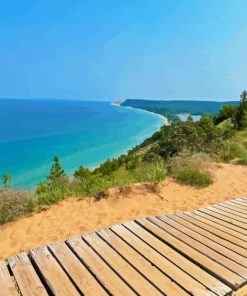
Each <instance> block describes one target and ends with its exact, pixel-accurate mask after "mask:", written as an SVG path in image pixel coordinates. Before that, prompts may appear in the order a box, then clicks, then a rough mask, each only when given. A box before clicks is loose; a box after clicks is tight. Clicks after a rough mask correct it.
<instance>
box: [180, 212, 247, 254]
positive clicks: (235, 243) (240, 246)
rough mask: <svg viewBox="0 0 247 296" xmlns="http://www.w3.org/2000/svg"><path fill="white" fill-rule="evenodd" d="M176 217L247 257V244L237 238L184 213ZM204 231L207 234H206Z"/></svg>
mask: <svg viewBox="0 0 247 296" xmlns="http://www.w3.org/2000/svg"><path fill="white" fill-rule="evenodd" d="M176 216H178V217H180V218H182V219H183V220H186V221H187V222H189V223H190V224H193V225H194V226H195V227H196V228H194V227H193V229H195V230H196V231H197V232H198V233H200V234H203V235H205V236H206V237H208V238H210V239H212V240H213V241H216V242H219V243H221V244H223V245H224V246H226V247H227V246H228V247H229V248H230V249H231V250H234V251H235V252H236V253H238V254H241V255H242V256H245V257H247V242H244V241H242V240H240V239H238V238H235V237H233V236H232V235H230V234H228V233H226V232H223V231H222V230H219V229H217V228H215V227H212V226H210V225H208V224H206V223H202V222H201V221H200V220H197V219H195V218H193V217H191V216H189V215H185V214H184V213H176ZM187 225H189V224H187ZM203 230H204V231H206V232H204V231H203ZM222 239H223V241H222Z"/></svg>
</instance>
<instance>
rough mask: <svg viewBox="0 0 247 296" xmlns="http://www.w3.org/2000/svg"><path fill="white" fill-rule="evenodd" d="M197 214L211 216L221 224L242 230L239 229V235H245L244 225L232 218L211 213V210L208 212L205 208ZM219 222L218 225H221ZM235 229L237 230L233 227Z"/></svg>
mask: <svg viewBox="0 0 247 296" xmlns="http://www.w3.org/2000/svg"><path fill="white" fill-rule="evenodd" d="M198 212H202V213H206V214H208V215H209V216H212V217H214V218H217V219H219V220H221V221H223V222H227V223H228V224H230V225H232V226H237V227H238V229H239V228H242V230H241V229H240V230H239V232H240V231H241V233H243V234H246V231H247V230H246V224H245V223H243V222H240V221H236V220H235V219H233V218H232V217H228V216H226V215H223V214H222V213H219V212H216V211H212V210H209V209H207V208H205V209H199V210H198ZM221 221H219V223H221V224H222V222H221ZM235 229H237V228H236V227H235Z"/></svg>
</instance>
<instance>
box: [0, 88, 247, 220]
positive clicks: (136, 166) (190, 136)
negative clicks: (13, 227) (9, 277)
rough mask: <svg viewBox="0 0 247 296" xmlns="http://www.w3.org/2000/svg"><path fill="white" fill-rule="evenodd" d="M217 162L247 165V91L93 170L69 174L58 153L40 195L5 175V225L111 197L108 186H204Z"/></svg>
mask: <svg viewBox="0 0 247 296" xmlns="http://www.w3.org/2000/svg"><path fill="white" fill-rule="evenodd" d="M212 162H234V163H238V164H243V165H246V164H247V92H246V91H243V93H242V94H241V97H240V103H239V105H224V106H223V107H222V108H221V109H220V111H219V112H218V114H217V115H211V116H209V115H205V116H203V117H202V118H201V119H200V120H199V121H196V122H194V121H193V119H192V118H191V117H189V118H188V119H187V121H185V122H182V121H179V120H177V119H176V120H175V121H174V122H171V124H170V125H164V126H162V127H161V129H160V131H158V132H155V133H154V134H153V135H152V136H151V137H150V138H147V139H146V140H145V141H144V142H143V143H141V144H140V145H138V146H136V147H135V148H133V149H132V150H130V151H128V152H127V153H126V154H124V155H121V156H120V157H118V158H114V159H111V160H107V161H106V162H104V163H102V164H101V165H100V166H99V167H98V168H96V169H94V170H89V169H87V168H85V167H83V166H80V167H79V168H78V169H77V170H76V171H75V172H74V174H73V176H72V177H71V176H67V175H66V173H65V171H64V170H63V168H62V166H61V164H60V161H59V157H58V156H55V157H54V162H53V165H52V167H51V169H50V174H49V176H47V177H46V179H45V180H44V181H42V182H40V184H39V185H38V186H37V188H36V192H35V193H30V192H21V191H15V190H11V188H10V184H11V182H10V181H11V177H10V176H9V175H8V174H5V175H4V176H3V189H1V190H0V223H1V224H3V223H6V222H8V221H11V220H13V219H14V218H16V217H18V216H20V215H23V214H27V213H30V212H33V211H35V210H38V209H41V208H42V207H43V206H44V205H51V204H53V203H56V202H58V201H60V200H63V199H65V198H67V197H70V196H77V197H78V198H84V197H87V196H93V197H94V199H95V200H99V199H102V198H107V196H108V193H107V190H108V189H109V188H111V187H120V188H121V190H122V191H123V192H124V191H125V190H128V186H129V185H130V184H133V183H139V182H149V184H151V185H150V186H151V188H154V187H155V186H154V185H155V184H157V183H159V182H161V181H162V180H164V179H165V177H166V176H171V177H173V178H174V179H175V180H177V181H178V182H179V183H182V184H187V185H191V186H195V187H197V188H202V187H206V186H208V185H210V184H211V183H212V182H213V175H212V173H211V170H210V165H211V163H212Z"/></svg>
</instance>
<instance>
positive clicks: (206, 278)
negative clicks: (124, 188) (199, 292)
mask: <svg viewBox="0 0 247 296" xmlns="http://www.w3.org/2000/svg"><path fill="white" fill-rule="evenodd" d="M124 226H125V227H126V228H128V229H129V230H130V231H131V232H133V233H134V234H135V235H136V236H138V237H139V238H140V239H142V240H143V241H145V242H146V243H147V244H148V245H149V246H150V247H152V248H153V249H155V250H156V251H157V252H158V253H160V254H161V255H163V256H164V257H166V258H167V259H168V260H171V258H172V260H171V261H172V263H174V264H175V265H176V266H178V267H179V268H180V269H182V270H184V271H185V272H186V273H188V274H189V275H190V276H191V277H193V278H194V279H196V280H197V281H198V282H200V283H201V284H202V285H204V286H205V287H207V288H208V289H209V290H211V291H213V292H214V293H216V294H217V295H225V294H226V293H229V292H230V291H231V289H230V288H229V287H228V286H226V285H225V284H223V283H222V282H221V281H219V280H217V279H216V278H215V277H213V276H211V275H210V274H209V273H207V272H206V271H204V270H203V269H201V268H200V267H199V266H197V265H196V264H194V263H192V262H191V261H189V260H188V259H186V258H185V257H184V256H182V255H181V254H179V253H178V252H176V251H175V250H173V249H172V248H171V247H169V246H167V245H166V244H164V243H163V242H162V241H161V240H159V239H158V238H156V237H155V236H154V235H152V234H151V233H150V232H148V231H147V230H146V229H144V228H143V227H141V226H140V225H139V224H137V223H135V222H133V221H132V222H127V223H124Z"/></svg>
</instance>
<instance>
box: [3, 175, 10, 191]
mask: <svg viewBox="0 0 247 296" xmlns="http://www.w3.org/2000/svg"><path fill="white" fill-rule="evenodd" d="M10 180H11V177H10V175H9V174H7V173H4V174H3V187H4V188H8V187H9V182H10Z"/></svg>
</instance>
